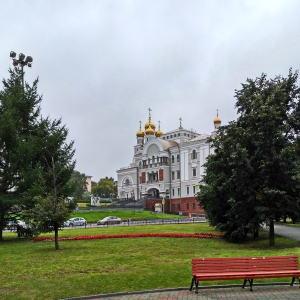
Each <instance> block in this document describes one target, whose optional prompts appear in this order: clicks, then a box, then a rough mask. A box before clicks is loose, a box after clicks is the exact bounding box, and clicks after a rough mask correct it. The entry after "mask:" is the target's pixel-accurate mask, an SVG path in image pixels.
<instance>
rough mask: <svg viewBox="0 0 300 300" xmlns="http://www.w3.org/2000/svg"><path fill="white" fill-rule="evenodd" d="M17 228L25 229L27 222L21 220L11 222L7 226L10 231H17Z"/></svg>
mask: <svg viewBox="0 0 300 300" xmlns="http://www.w3.org/2000/svg"><path fill="white" fill-rule="evenodd" d="M17 226H21V227H25V222H23V221H21V220H10V221H8V222H7V224H6V228H7V229H9V230H13V229H16V228H17Z"/></svg>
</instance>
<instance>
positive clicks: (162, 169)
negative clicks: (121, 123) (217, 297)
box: [117, 109, 221, 215]
mask: <svg viewBox="0 0 300 300" xmlns="http://www.w3.org/2000/svg"><path fill="white" fill-rule="evenodd" d="M179 120H180V124H179V127H178V128H177V129H175V130H172V131H169V132H167V133H163V132H162V131H161V130H160V122H158V128H157V130H156V125H155V124H154V123H153V122H152V120H151V110H150V109H149V119H148V122H147V123H146V124H145V126H144V128H145V130H142V126H141V121H140V129H139V130H138V132H137V133H136V139H137V142H136V145H135V146H134V155H133V160H132V163H131V164H130V166H129V167H125V168H121V169H119V170H118V171H117V178H118V198H119V199H124V200H125V199H127V200H134V201H136V200H141V199H144V201H145V208H146V209H149V210H154V207H155V204H162V205H163V209H164V212H166V213H178V214H184V215H189V214H192V213H203V210H202V209H201V208H200V207H199V203H198V201H196V200H195V197H194V195H195V194H196V193H197V192H198V188H199V182H200V180H201V179H202V176H203V175H204V172H205V170H204V167H203V164H204V163H205V161H206V158H207V156H208V155H209V154H210V153H212V151H213V150H212V148H211V146H210V144H209V143H208V138H209V137H210V136H211V135H212V134H214V132H213V133H212V134H210V135H209V134H200V133H197V132H195V131H192V130H187V129H184V128H183V127H182V120H181V118H180V119H179ZM220 125H221V120H220V119H219V117H218V113H217V117H216V118H215V119H214V130H216V129H217V128H218V127H219V126H220Z"/></svg>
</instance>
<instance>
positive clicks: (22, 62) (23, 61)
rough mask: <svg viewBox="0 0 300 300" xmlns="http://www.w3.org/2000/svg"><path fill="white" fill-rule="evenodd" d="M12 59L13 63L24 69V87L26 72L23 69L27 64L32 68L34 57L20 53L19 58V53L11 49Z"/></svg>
mask: <svg viewBox="0 0 300 300" xmlns="http://www.w3.org/2000/svg"><path fill="white" fill-rule="evenodd" d="M9 56H10V57H11V59H12V60H13V65H14V66H15V67H16V66H21V70H22V87H23V89H24V72H23V69H24V67H25V66H27V67H29V68H31V66H32V61H33V59H32V57H31V56H25V54H23V53H20V54H19V59H17V58H16V56H17V54H16V52H14V51H10V55H9Z"/></svg>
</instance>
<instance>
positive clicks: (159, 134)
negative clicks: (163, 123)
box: [155, 121, 164, 137]
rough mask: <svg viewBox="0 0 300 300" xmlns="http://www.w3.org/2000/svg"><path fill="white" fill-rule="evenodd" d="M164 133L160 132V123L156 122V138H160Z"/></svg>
mask: <svg viewBox="0 0 300 300" xmlns="http://www.w3.org/2000/svg"><path fill="white" fill-rule="evenodd" d="M163 134H164V133H163V132H162V131H161V130H160V121H158V130H157V131H156V132H155V136H156V137H161V136H162V135H163Z"/></svg>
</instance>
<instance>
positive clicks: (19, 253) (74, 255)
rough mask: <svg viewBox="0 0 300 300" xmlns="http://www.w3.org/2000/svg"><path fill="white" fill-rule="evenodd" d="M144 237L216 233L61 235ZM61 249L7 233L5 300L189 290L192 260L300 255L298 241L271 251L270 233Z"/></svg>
mask: <svg viewBox="0 0 300 300" xmlns="http://www.w3.org/2000/svg"><path fill="white" fill-rule="evenodd" d="M139 232H186V233H196V232H212V233H216V232H215V231H214V229H213V228H212V227H209V226H208V225H207V224H206V223H201V224H182V225H176V224H174V225H162V226H159V225H148V226H131V227H108V228H89V229H83V228H81V229H72V230H62V231H61V232H60V236H74V235H94V234H101V233H107V234H112V233H139ZM44 236H45V235H44ZM47 236H53V234H47ZM60 247H61V248H62V250H60V251H55V250H54V242H32V241H29V240H25V239H17V238H16V235H15V234H14V233H4V242H2V243H1V244H0V265H1V276H0V298H1V299H6V300H10V299H14V300H18V299H20V300H21V299H22V300H26V299H61V298H67V297H75V296H82V295H91V294H101V293H112V292H121V291H138V290H148V289H159V288H168V287H188V286H189V285H190V281H191V259H192V257H233V256H268V255H285V254H286V255H287V254H297V255H299V254H300V250H299V243H298V242H296V241H292V240H289V239H286V238H281V237H277V238H276V246H275V247H272V248H269V247H268V238H267V233H265V232H261V233H260V238H259V240H257V241H256V242H253V241H252V240H250V241H248V242H247V243H245V244H231V243H228V242H226V241H225V240H223V239H193V238H135V239H131V238H124V239H104V240H88V241H87V240H84V241H61V242H60ZM268 281H271V280H268ZM275 281H284V279H279V280H276V279H275ZM286 281H287V282H288V281H289V279H286ZM264 282H266V281H264ZM222 283H224V282H222ZM239 283H240V281H239ZM205 284H213V282H207V283H205Z"/></svg>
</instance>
